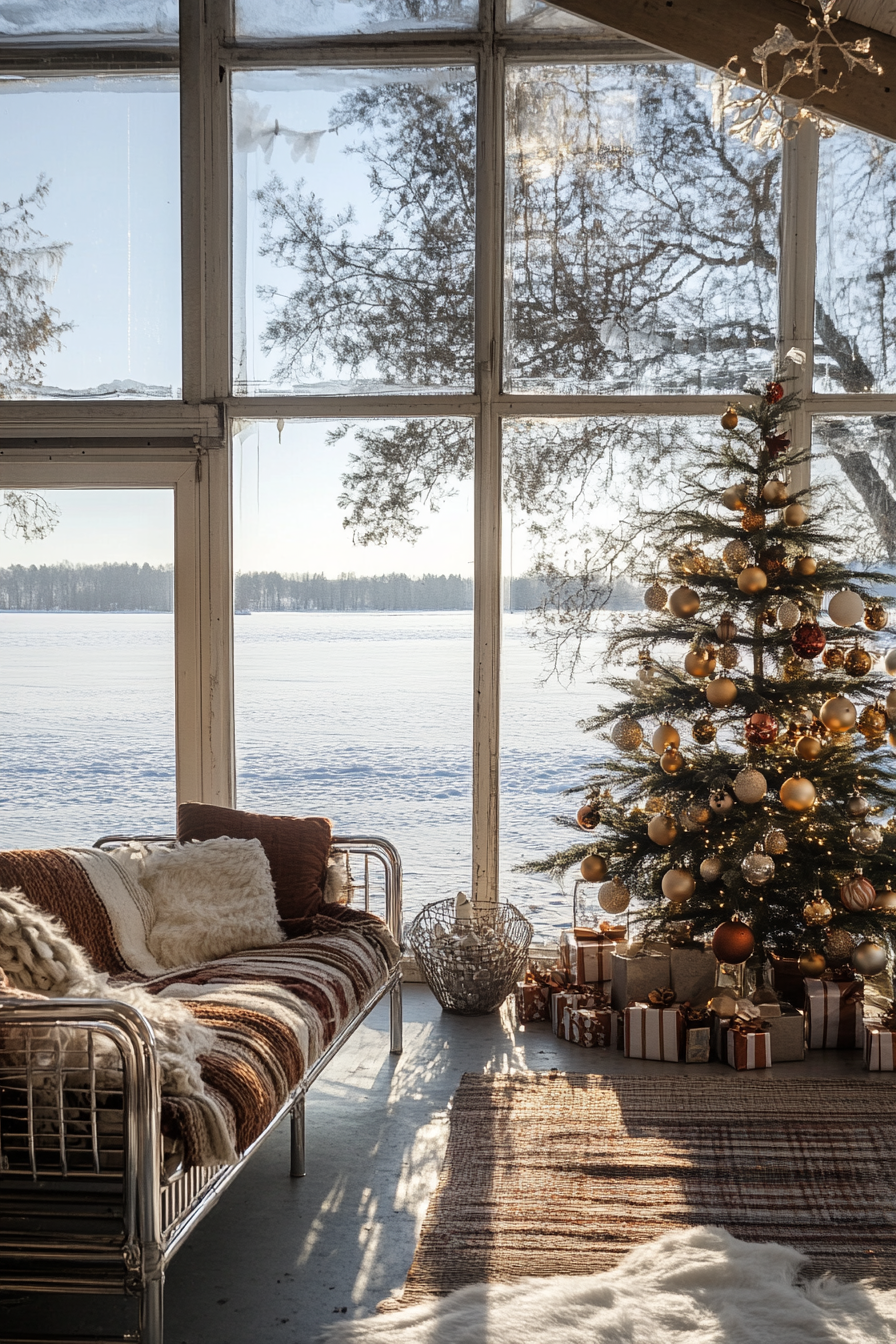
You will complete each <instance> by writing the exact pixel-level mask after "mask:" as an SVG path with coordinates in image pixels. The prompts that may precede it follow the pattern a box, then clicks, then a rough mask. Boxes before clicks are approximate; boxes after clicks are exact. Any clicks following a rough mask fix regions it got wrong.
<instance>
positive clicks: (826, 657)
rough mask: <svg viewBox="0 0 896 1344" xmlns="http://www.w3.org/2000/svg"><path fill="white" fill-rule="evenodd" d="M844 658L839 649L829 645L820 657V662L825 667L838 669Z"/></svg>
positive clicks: (834, 645)
mask: <svg viewBox="0 0 896 1344" xmlns="http://www.w3.org/2000/svg"><path fill="white" fill-rule="evenodd" d="M845 656H846V655H845V654H844V652H843V650H842V649H839V648H838V647H837V645H836V644H829V645H828V646H827V648H826V649H825V651H824V653H823V654H822V655H821V661H822V662H823V663H824V665H825V667H830V668H832V669H833V668H838V667H842V666H843V659H844V658H845Z"/></svg>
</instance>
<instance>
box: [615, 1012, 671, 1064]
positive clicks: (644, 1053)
mask: <svg viewBox="0 0 896 1344" xmlns="http://www.w3.org/2000/svg"><path fill="white" fill-rule="evenodd" d="M625 1053H626V1055H628V1056H630V1057H631V1058H632V1059H663V1060H679V1059H682V1058H683V1057H684V1013H683V1012H682V1011H681V1009H680V1008H679V1007H672V1008H653V1007H651V1006H650V1005H648V1004H644V1003H635V1004H631V1005H630V1006H629V1007H628V1008H626V1010H625Z"/></svg>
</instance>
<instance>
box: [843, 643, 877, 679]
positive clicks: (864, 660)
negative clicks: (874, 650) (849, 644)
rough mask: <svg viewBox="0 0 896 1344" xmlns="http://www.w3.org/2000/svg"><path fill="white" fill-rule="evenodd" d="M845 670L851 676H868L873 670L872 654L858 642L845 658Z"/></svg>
mask: <svg viewBox="0 0 896 1344" xmlns="http://www.w3.org/2000/svg"><path fill="white" fill-rule="evenodd" d="M843 671H844V672H845V673H846V674H847V675H848V676H850V677H865V676H867V675H868V673H869V672H870V671H871V654H870V653H869V652H868V650H867V649H862V648H859V646H858V644H856V646H855V648H852V649H850V650H849V653H848V654H847V655H846V657H845V658H844V659H843Z"/></svg>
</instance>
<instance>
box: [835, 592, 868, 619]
mask: <svg viewBox="0 0 896 1344" xmlns="http://www.w3.org/2000/svg"><path fill="white" fill-rule="evenodd" d="M864 615H865V602H864V600H863V599H862V598H861V597H859V595H858V593H854V592H853V591H852V589H851V588H842V589H841V590H840V592H839V593H835V594H834V596H833V597H832V598H831V600H830V602H829V603H828V616H829V617H830V618H831V620H832V621H833V622H834V624H835V625H839V626H842V627H843V628H844V629H845V628H846V627H847V626H850V625H858V623H859V621H860V620H861V619H862V617H863V616H864Z"/></svg>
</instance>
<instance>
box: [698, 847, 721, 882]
mask: <svg viewBox="0 0 896 1344" xmlns="http://www.w3.org/2000/svg"><path fill="white" fill-rule="evenodd" d="M722 868H723V864H722V860H721V859H720V858H719V856H718V854H707V856H706V858H705V859H704V860H703V862H702V863H701V865H700V876H701V877H702V878H703V881H704V882H718V880H719V878H720V877H721V876H722Z"/></svg>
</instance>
